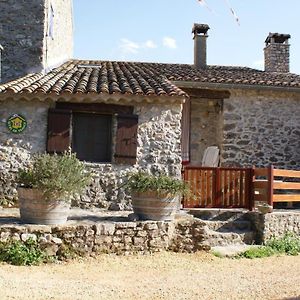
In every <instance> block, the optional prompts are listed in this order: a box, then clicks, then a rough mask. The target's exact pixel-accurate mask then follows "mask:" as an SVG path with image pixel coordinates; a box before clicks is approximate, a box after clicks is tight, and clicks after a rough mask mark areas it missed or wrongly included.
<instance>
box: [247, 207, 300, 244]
mask: <svg viewBox="0 0 300 300" xmlns="http://www.w3.org/2000/svg"><path fill="white" fill-rule="evenodd" d="M249 216H250V218H251V220H252V222H253V224H254V226H255V230H256V233H257V242H258V243H264V242H266V241H267V240H269V239H270V238H272V237H276V238H279V237H282V236H284V235H285V234H286V233H290V232H292V233H294V234H296V235H300V214H299V212H273V213H270V214H260V213H257V212H254V213H250V214H249Z"/></svg>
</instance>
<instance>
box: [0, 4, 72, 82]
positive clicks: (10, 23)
mask: <svg viewBox="0 0 300 300" xmlns="http://www.w3.org/2000/svg"><path fill="white" fill-rule="evenodd" d="M51 2H52V6H53V9H54V18H53V36H52V37H49V36H48V37H47V35H48V33H49V23H50V17H49V7H50V4H49V3H50V1H49V0H35V1H24V0H22V1H21V0H0V7H1V10H0V44H1V45H2V46H3V48H4V49H3V52H2V76H1V78H2V83H3V82H7V81H10V80H13V79H16V78H17V77H21V76H24V75H26V74H29V73H32V72H41V71H43V70H44V69H47V68H48V67H50V66H54V65H55V64H59V63H61V62H62V61H63V60H66V59H68V58H70V57H71V56H72V51H73V41H72V40H73V24H72V22H73V19H72V1H71V0H52V1H51Z"/></svg>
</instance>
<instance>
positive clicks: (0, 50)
mask: <svg viewBox="0 0 300 300" xmlns="http://www.w3.org/2000/svg"><path fill="white" fill-rule="evenodd" d="M2 51H3V47H2V46H1V44H0V83H1V74H2V69H1V65H2Z"/></svg>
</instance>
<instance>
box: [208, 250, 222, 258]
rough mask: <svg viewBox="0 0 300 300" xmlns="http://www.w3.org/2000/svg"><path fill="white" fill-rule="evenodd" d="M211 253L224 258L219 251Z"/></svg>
mask: <svg viewBox="0 0 300 300" xmlns="http://www.w3.org/2000/svg"><path fill="white" fill-rule="evenodd" d="M211 254H212V255H213V256H215V257H218V258H224V255H223V254H222V253H220V252H219V251H211Z"/></svg>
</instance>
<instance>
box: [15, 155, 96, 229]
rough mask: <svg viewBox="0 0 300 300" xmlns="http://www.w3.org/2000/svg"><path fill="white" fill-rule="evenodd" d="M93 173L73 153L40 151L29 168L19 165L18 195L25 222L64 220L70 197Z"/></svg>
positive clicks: (47, 222) (53, 222) (42, 222)
mask: <svg viewBox="0 0 300 300" xmlns="http://www.w3.org/2000/svg"><path fill="white" fill-rule="evenodd" d="M90 179H91V176H90V173H89V172H88V171H86V170H85V167H84V164H83V163H82V162H80V161H79V160H78V159H77V158H76V155H75V154H74V153H71V152H65V153H63V154H62V155H58V154H53V155H50V154H39V155H36V156H34V157H33V160H32V164H31V166H30V167H29V168H28V169H25V170H24V169H19V172H18V184H19V187H18V195H19V207H20V216H21V221H22V222H23V223H32V224H45V225H50V224H63V223H65V222H66V221H67V218H68V214H69V210H70V206H71V197H72V196H73V195H74V194H76V193H80V192H82V190H83V189H84V188H85V187H86V185H87V184H88V183H89V182H90Z"/></svg>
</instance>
